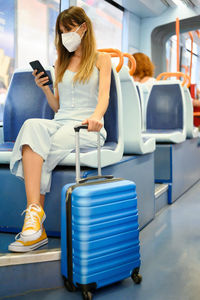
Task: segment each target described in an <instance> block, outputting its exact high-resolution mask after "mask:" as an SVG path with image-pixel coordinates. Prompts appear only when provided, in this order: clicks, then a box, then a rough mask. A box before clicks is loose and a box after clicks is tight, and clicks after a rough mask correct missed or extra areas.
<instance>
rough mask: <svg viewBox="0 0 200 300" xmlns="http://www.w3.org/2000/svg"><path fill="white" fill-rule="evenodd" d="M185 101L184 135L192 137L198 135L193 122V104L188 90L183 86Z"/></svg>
mask: <svg viewBox="0 0 200 300" xmlns="http://www.w3.org/2000/svg"><path fill="white" fill-rule="evenodd" d="M183 91H184V95H185V103H186V137H187V138H188V139H192V138H195V137H198V136H199V130H198V127H194V124H193V105H192V99H191V95H190V92H189V90H188V88H187V87H186V86H184V87H183Z"/></svg>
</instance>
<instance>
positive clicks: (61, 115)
mask: <svg viewBox="0 0 200 300" xmlns="http://www.w3.org/2000/svg"><path fill="white" fill-rule="evenodd" d="M75 74H76V73H75V72H72V71H70V70H66V71H65V73H64V76H63V80H62V82H60V83H59V84H58V91H59V102H60V108H59V110H58V112H57V113H56V114H55V117H54V119H55V120H56V121H65V120H66V121H68V120H72V121H83V120H84V119H86V118H88V117H90V116H91V115H92V114H93V112H94V110H95V108H96V106H97V102H98V92H99V70H98V69H97V67H96V66H95V67H94V70H93V73H92V75H91V77H90V79H89V81H88V82H85V83H80V82H76V83H75V84H74V83H73V77H74V76H75Z"/></svg>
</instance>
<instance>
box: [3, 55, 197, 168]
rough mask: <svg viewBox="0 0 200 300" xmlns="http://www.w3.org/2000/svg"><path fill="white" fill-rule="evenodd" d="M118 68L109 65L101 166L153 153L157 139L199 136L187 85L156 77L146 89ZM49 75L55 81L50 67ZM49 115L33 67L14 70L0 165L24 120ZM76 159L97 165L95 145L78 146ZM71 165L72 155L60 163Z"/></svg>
mask: <svg viewBox="0 0 200 300" xmlns="http://www.w3.org/2000/svg"><path fill="white" fill-rule="evenodd" d="M112 51H113V52H114V50H112ZM117 53H118V52H117ZM118 66H119V65H118ZM118 66H117V68H115V66H113V67H112V74H111V86H110V99H109V107H108V109H107V112H106V114H105V116H104V126H105V129H106V131H107V139H106V142H105V145H104V146H103V147H102V151H101V156H102V158H101V161H102V167H104V166H108V165H112V164H115V163H116V162H118V161H120V160H121V158H122V156H123V154H146V153H150V152H153V151H154V150H155V145H156V142H167V143H180V142H182V141H184V140H185V138H186V137H187V138H193V137H195V136H197V135H198V132H197V129H194V127H193V107H192V102H191V98H190V94H189V91H188V88H187V87H186V86H182V85H181V82H180V81H178V80H173V81H171V80H170V81H168V80H167V81H157V82H156V83H155V84H154V85H153V86H152V88H151V90H148V89H147V88H146V87H145V84H142V85H141V84H136V83H135V82H134V80H133V77H132V76H131V75H130V70H129V68H128V67H127V66H124V65H123V64H121V66H120V68H118ZM116 69H117V70H116ZM48 73H49V74H51V77H52V78H53V79H54V69H53V68H52V67H50V68H49V69H48ZM53 116H54V113H53V111H52V110H51V108H50V107H49V105H48V103H47V101H46V99H45V96H44V94H43V92H42V90H41V89H40V88H38V87H37V86H36V85H35V81H34V79H33V76H32V71H31V70H30V69H27V70H25V69H23V70H22V69H19V70H16V71H15V72H14V74H13V77H12V80H11V83H10V86H9V90H8V94H7V99H6V103H5V109H4V119H3V133H4V141H3V143H1V144H0V163H1V164H8V163H9V162H10V157H11V153H12V148H13V145H14V141H15V140H16V137H17V134H18V132H19V130H20V128H21V126H22V124H23V123H24V121H25V120H26V119H29V118H47V119H52V118H53ZM80 161H81V165H84V166H89V167H95V168H96V167H97V160H96V149H92V148H91V149H81V158H80ZM74 164H75V153H71V154H70V155H69V156H68V157H66V158H65V159H64V160H62V161H61V162H60V165H74Z"/></svg>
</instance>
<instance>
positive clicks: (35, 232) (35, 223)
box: [20, 204, 46, 242]
mask: <svg viewBox="0 0 200 300" xmlns="http://www.w3.org/2000/svg"><path fill="white" fill-rule="evenodd" d="M24 213H26V215H25V219H24V226H23V228H22V232H21V234H20V237H22V238H23V241H26V242H28V241H31V242H32V241H34V240H37V239H39V238H40V236H41V235H42V224H43V222H44V220H45V219H46V215H45V212H44V210H43V208H42V207H41V206H39V205H37V204H31V205H29V207H28V208H27V209H26V210H24V211H23V213H22V215H23V214H24Z"/></svg>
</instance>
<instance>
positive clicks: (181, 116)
mask: <svg viewBox="0 0 200 300" xmlns="http://www.w3.org/2000/svg"><path fill="white" fill-rule="evenodd" d="M184 102H185V101H184V94H183V91H182V88H181V85H180V83H178V82H175V83H172V82H170V81H165V82H164V81H160V82H157V83H155V84H154V85H153V86H152V89H151V92H150V95H149V98H148V103H147V110H146V128H147V130H149V129H150V130H151V129H154V130H155V129H157V130H178V129H179V130H180V129H184V126H185V103H184Z"/></svg>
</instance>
